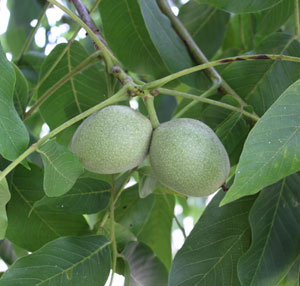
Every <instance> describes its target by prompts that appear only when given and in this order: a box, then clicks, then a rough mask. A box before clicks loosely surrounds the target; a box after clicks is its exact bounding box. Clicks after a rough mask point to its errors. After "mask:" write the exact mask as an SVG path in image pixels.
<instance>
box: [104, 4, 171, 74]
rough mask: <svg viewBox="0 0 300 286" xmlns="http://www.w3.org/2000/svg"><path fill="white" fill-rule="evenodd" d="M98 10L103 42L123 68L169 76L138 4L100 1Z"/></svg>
mask: <svg viewBox="0 0 300 286" xmlns="http://www.w3.org/2000/svg"><path fill="white" fill-rule="evenodd" d="M99 9H100V14H101V19H102V23H103V28H104V34H105V39H106V40H107V42H108V45H109V47H110V48H111V49H112V51H113V52H114V53H115V55H116V56H117V57H118V58H119V60H120V61H121V62H122V63H123V64H124V66H126V68H128V69H130V70H131V71H133V72H138V73H141V74H150V75H151V74H153V75H156V76H158V77H160V76H163V75H166V74H168V67H167V65H166V64H165V63H164V62H163V61H162V59H161V56H160V55H159V53H158V51H157V49H156V48H155V46H154V44H153V42H152V40H151V38H150V35H149V33H148V31H147V28H146V25H145V22H144V20H143V17H142V14H141V11H140V6H139V3H138V1H128V0H103V1H101V3H100V5H99Z"/></svg>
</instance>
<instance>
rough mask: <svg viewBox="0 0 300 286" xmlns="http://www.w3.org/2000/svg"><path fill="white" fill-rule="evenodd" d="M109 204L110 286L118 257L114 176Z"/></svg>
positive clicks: (112, 177)
mask: <svg viewBox="0 0 300 286" xmlns="http://www.w3.org/2000/svg"><path fill="white" fill-rule="evenodd" d="M111 186H112V189H111V202H110V240H111V242H112V260H113V261H112V273H111V278H110V283H109V285H110V286H112V283H113V280H114V274H115V272H116V266H117V256H118V249H117V242H116V236H115V195H116V190H115V182H114V175H112V176H111Z"/></svg>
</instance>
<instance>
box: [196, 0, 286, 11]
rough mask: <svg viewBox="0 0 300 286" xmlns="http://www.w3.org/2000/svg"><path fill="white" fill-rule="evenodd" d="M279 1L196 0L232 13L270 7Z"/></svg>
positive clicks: (279, 0)
mask: <svg viewBox="0 0 300 286" xmlns="http://www.w3.org/2000/svg"><path fill="white" fill-rule="evenodd" d="M281 1H282V0H264V1H261V0H236V1H232V0H198V2H200V3H207V4H210V5H213V6H215V7H217V8H219V9H223V10H226V11H229V12H233V13H249V12H258V11H261V10H264V9H267V8H270V7H272V6H274V5H276V4H277V3H280V2H281Z"/></svg>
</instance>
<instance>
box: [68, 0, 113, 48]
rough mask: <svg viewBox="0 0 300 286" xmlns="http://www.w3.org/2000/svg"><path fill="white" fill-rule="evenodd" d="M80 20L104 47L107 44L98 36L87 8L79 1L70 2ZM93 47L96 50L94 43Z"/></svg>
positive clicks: (98, 33)
mask: <svg viewBox="0 0 300 286" xmlns="http://www.w3.org/2000/svg"><path fill="white" fill-rule="evenodd" d="M71 1H72V2H73V4H74V6H75V8H76V10H77V12H78V14H79V16H80V18H81V20H82V21H83V22H84V23H85V24H86V25H87V26H88V27H89V28H90V29H91V30H92V31H93V32H94V34H95V35H96V36H97V37H98V39H99V40H100V41H101V42H102V43H103V44H104V45H105V46H106V47H108V46H107V43H106V41H105V40H104V38H103V37H102V36H101V35H100V32H99V29H98V28H97V27H96V26H95V24H94V22H93V20H92V18H91V17H90V12H89V10H88V9H87V7H86V6H85V5H84V4H83V3H82V1H81V0H71ZM94 44H95V47H96V48H97V49H98V47H97V45H96V43H94Z"/></svg>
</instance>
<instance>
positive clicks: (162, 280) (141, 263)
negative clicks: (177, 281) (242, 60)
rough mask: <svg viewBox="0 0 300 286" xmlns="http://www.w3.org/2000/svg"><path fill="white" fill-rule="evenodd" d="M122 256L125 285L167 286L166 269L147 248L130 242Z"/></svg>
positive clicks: (141, 244) (138, 243)
mask: <svg viewBox="0 0 300 286" xmlns="http://www.w3.org/2000/svg"><path fill="white" fill-rule="evenodd" d="M123 255H124V256H125V258H126V260H127V262H128V265H129V268H130V276H129V275H128V277H126V278H127V279H126V280H127V281H126V283H127V284H126V285H130V286H140V285H143V286H154V285H157V286H167V285H168V272H167V269H166V268H165V266H164V265H163V264H162V263H161V261H160V260H159V259H158V258H157V257H156V256H155V255H154V253H153V252H152V250H151V249H150V248H149V247H148V246H146V245H144V244H143V243H140V242H130V243H128V244H127V246H126V248H125V250H124V251H123ZM0 285H1V284H0Z"/></svg>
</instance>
